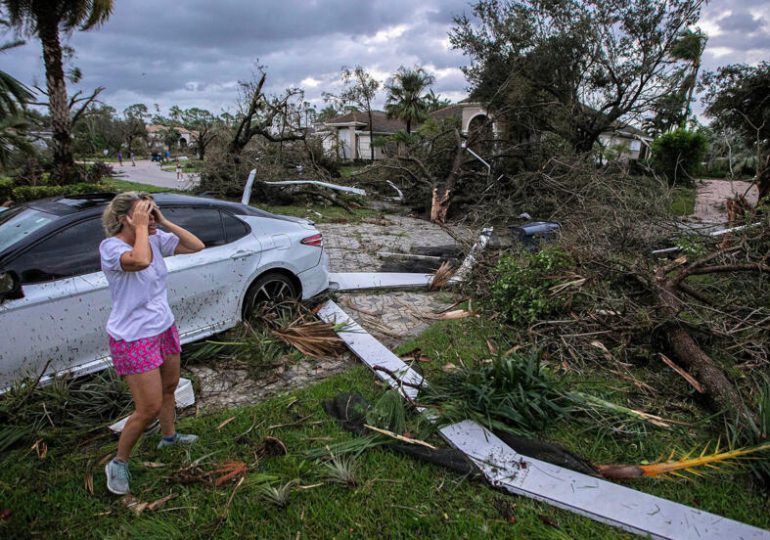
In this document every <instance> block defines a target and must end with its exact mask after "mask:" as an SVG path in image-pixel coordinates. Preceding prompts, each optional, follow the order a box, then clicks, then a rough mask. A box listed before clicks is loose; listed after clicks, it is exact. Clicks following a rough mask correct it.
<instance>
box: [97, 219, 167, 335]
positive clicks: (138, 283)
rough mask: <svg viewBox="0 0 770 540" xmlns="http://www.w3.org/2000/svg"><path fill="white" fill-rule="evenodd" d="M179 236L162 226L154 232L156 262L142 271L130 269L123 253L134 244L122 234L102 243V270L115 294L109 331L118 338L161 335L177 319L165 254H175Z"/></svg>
mask: <svg viewBox="0 0 770 540" xmlns="http://www.w3.org/2000/svg"><path fill="white" fill-rule="evenodd" d="M177 244H179V238H178V237H177V236H176V235H174V234H170V233H167V232H163V231H160V230H158V231H157V232H156V233H155V234H153V235H151V236H150V248H151V249H152V262H151V263H150V266H148V267H147V268H145V269H144V270H142V271H140V272H126V271H125V270H123V269H122V268H121V266H120V256H121V255H123V254H124V253H125V252H127V251H131V250H132V249H133V246H131V245H129V244H127V243H126V242H124V241H123V240H121V239H120V238H115V237H114V236H113V237H111V238H106V239H105V240H102V243H101V244H100V245H99V254H100V255H101V259H102V271H103V272H104V275H105V276H106V277H107V283H109V285H110V294H111V295H112V312H111V313H110V318H109V320H108V321H107V333H108V334H109V335H111V336H112V337H113V338H115V339H122V340H123V341H136V340H137V339H141V338H148V337H152V336H157V335H158V334H161V333H163V332H165V331H166V330H168V328H169V327H170V326H171V325H172V324H173V323H174V315H173V314H172V313H171V308H170V307H169V305H168V292H167V291H166V275H167V274H168V270H167V269H166V263H165V261H164V260H163V257H170V256H171V255H173V254H174V250H175V249H176V246H177Z"/></svg>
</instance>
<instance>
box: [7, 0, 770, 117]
mask: <svg viewBox="0 0 770 540" xmlns="http://www.w3.org/2000/svg"><path fill="white" fill-rule="evenodd" d="M463 11H466V12H467V11H469V8H468V1H467V0H420V1H419V2H416V1H414V0H387V1H386V0H365V1H364V0H218V1H216V2H212V1H211V0H181V1H180V0H177V1H175V2H168V1H163V0H115V10H114V12H113V14H112V16H111V18H110V19H109V20H108V22H107V23H106V24H105V25H104V26H102V27H100V28H97V29H95V30H91V31H89V32H76V33H75V34H74V35H72V37H71V38H69V40H68V41H69V44H70V45H72V46H73V47H74V48H75V51H76V58H75V59H74V61H73V62H72V65H75V66H77V67H79V68H80V69H81V70H82V72H83V80H82V81H81V83H80V85H79V87H80V88H83V89H92V88H94V87H96V86H105V87H106V91H105V92H104V94H103V98H102V99H103V101H104V102H105V103H107V104H109V105H112V106H113V107H115V108H117V109H118V110H119V111H120V110H123V109H124V108H125V107H126V106H128V105H130V104H132V103H145V104H146V105H147V106H148V107H150V109H151V110H152V108H153V105H154V104H158V105H159V106H160V107H161V110H162V112H163V113H166V112H167V110H168V108H169V107H170V106H171V105H179V106H180V107H182V108H188V107H193V106H195V107H202V108H206V109H209V110H210V111H212V112H214V113H219V112H222V111H230V112H234V111H235V109H236V105H235V104H236V98H237V88H238V81H239V80H247V79H250V78H251V76H252V73H253V71H254V66H255V64H256V62H257V60H258V61H259V63H261V64H263V65H265V66H267V68H268V77H269V78H268V86H269V90H271V91H273V92H279V91H280V90H282V89H283V88H286V87H290V86H298V87H301V88H303V89H304V90H305V93H306V98H307V99H308V100H309V101H310V102H312V103H314V104H317V105H318V108H319V109H320V108H321V107H323V105H324V104H323V99H322V98H321V94H322V92H324V91H326V92H334V91H335V89H338V88H339V86H338V85H339V73H340V68H341V67H342V66H354V65H356V64H360V65H363V66H365V67H366V68H367V69H368V70H369V71H370V72H371V73H373V74H374V75H375V77H377V78H378V79H380V80H381V81H384V80H385V79H387V77H388V76H390V75H391V74H392V73H393V72H394V71H395V70H396V69H397V68H398V67H399V66H400V65H406V66H413V65H421V66H423V67H425V68H426V69H427V70H428V71H429V72H431V73H432V74H433V75H434V76H435V77H436V83H435V85H434V90H435V91H436V92H437V93H439V94H442V95H443V96H444V97H447V98H449V99H451V100H453V101H456V100H459V99H462V98H464V97H465V96H466V90H467V83H466V81H465V78H464V77H463V74H462V72H461V71H460V69H459V67H460V66H462V65H464V64H465V63H467V62H466V59H465V58H464V57H463V55H462V54H461V53H460V52H458V51H453V50H451V49H450V46H449V40H448V38H447V35H448V31H449V29H450V28H451V26H452V18H453V16H455V15H458V14H460V13H462V12H463ZM700 26H701V28H702V29H703V30H705V31H706V33H707V34H708V35H709V42H708V46H707V49H706V52H705V56H704V66H705V68H706V69H714V68H716V67H718V66H720V65H724V64H730V63H737V62H743V63H756V62H758V61H760V60H770V2H768V1H767V0H730V1H727V0H713V1H712V2H710V3H709V4H708V5H707V6H706V7H705V8H704V10H703V16H702V19H701V23H700ZM10 37H11V36H6V38H10ZM0 66H1V67H0V69H3V70H5V71H7V72H9V73H11V74H12V75H14V76H15V77H17V78H18V79H20V80H21V81H23V82H25V83H27V84H37V85H41V86H42V85H43V84H44V81H45V76H44V69H43V61H42V58H41V52H40V43H39V42H38V41H35V40H34V39H30V40H28V43H27V45H25V46H23V47H20V48H17V49H13V50H11V51H8V52H6V53H4V54H3V55H2V56H0ZM383 101H384V92H383V93H382V94H381V97H380V98H379V100H378V103H377V104H378V105H380V106H381V104H382V102H383Z"/></svg>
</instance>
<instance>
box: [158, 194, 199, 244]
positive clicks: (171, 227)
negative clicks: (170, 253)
mask: <svg viewBox="0 0 770 540" xmlns="http://www.w3.org/2000/svg"><path fill="white" fill-rule="evenodd" d="M153 212H154V213H155V221H157V222H158V225H161V226H162V227H163V228H165V229H166V230H167V231H168V232H170V233H172V234H175V235H176V236H177V237H178V238H179V243H178V244H177V246H176V249H175V250H174V255H179V254H180V253H195V252H196V251H200V250H202V249H203V248H204V247H206V246H205V245H204V243H203V242H201V240H200V238H198V237H197V236H195V235H194V234H193V233H191V232H190V231H188V230H187V229H185V228H182V227H180V226H179V225H175V224H174V223H171V222H170V221H169V220H167V219H166V217H165V216H164V215H163V214H162V213H161V211H160V209H159V208H158V207H157V206H155V207H154V209H153Z"/></svg>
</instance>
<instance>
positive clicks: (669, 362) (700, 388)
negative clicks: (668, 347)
mask: <svg viewBox="0 0 770 540" xmlns="http://www.w3.org/2000/svg"><path fill="white" fill-rule="evenodd" d="M659 354H660V359H661V360H663V363H664V364H666V365H667V366H668V367H670V368H671V369H673V370H674V371H676V373H677V375H679V376H680V377H682V378H683V379H684V380H685V381H687V383H688V384H689V385H690V386H692V387H693V388H695V390H696V391H697V392H698V393H699V394H705V393H706V389H705V388H703V385H702V384H701V383H699V382H698V381H697V380H695V377H693V376H692V375H690V374H689V373H687V372H686V371H685V370H683V369H682V368H680V367H679V366H677V365H676V364H675V363H674V361H673V360H671V359H670V358H669V357H668V356H666V355H665V354H663V353H659Z"/></svg>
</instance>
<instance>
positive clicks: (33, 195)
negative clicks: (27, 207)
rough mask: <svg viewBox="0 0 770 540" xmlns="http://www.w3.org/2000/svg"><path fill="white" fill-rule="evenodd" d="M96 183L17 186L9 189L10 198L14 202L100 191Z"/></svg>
mask: <svg viewBox="0 0 770 540" xmlns="http://www.w3.org/2000/svg"><path fill="white" fill-rule="evenodd" d="M102 190H103V188H101V186H99V185H98V184H90V183H79V184H71V185H68V186H17V187H15V188H13V189H12V190H11V198H12V199H13V200H14V201H15V202H26V201H33V200H35V199H45V198H46V197H57V196H59V195H79V194H82V193H95V192H98V191H102Z"/></svg>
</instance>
